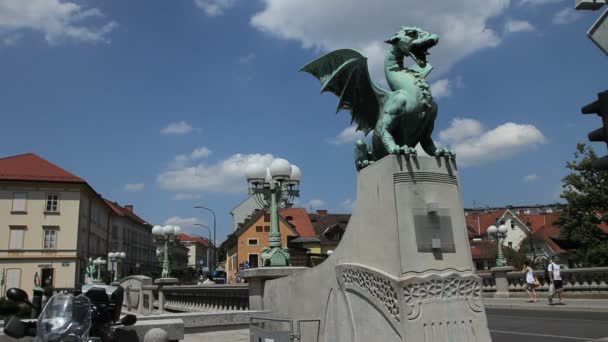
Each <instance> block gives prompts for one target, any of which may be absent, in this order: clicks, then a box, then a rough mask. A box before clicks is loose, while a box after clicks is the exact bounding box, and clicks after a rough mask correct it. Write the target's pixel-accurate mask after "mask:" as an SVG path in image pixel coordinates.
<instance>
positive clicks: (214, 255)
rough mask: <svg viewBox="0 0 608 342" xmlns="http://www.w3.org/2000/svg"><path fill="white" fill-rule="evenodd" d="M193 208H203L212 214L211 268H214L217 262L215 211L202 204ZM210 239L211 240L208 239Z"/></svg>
mask: <svg viewBox="0 0 608 342" xmlns="http://www.w3.org/2000/svg"><path fill="white" fill-rule="evenodd" d="M194 209H203V210H207V211H208V212H210V213H211V214H212V215H213V259H214V262H213V264H214V265H213V269H214V270H215V265H216V264H217V247H216V246H217V245H216V241H215V239H216V236H215V211H213V210H211V209H209V208H207V207H205V206H202V205H197V206H196V207H194ZM210 241H211V240H210ZM207 263H209V260H207ZM211 266H212V265H209V267H211Z"/></svg>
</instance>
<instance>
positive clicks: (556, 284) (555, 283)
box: [547, 255, 566, 305]
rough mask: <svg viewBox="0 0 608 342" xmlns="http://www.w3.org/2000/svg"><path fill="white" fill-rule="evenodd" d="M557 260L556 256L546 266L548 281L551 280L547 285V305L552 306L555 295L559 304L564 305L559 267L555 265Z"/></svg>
mask: <svg viewBox="0 0 608 342" xmlns="http://www.w3.org/2000/svg"><path fill="white" fill-rule="evenodd" d="M557 260H558V257H557V255H556V256H554V257H553V258H552V259H551V263H550V264H549V266H547V271H548V272H549V279H550V280H551V282H550V284H549V305H553V297H555V294H557V297H558V298H559V303H560V304H562V305H565V304H566V303H564V282H563V281H562V274H561V266H560V265H558V264H557Z"/></svg>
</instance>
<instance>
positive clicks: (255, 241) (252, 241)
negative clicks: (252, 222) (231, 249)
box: [247, 239, 258, 246]
mask: <svg viewBox="0 0 608 342" xmlns="http://www.w3.org/2000/svg"><path fill="white" fill-rule="evenodd" d="M257 245H258V239H247V246H257Z"/></svg>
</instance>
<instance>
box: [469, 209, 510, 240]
mask: <svg viewBox="0 0 608 342" xmlns="http://www.w3.org/2000/svg"><path fill="white" fill-rule="evenodd" d="M503 213H504V210H495V211H491V212H485V213H469V214H467V215H465V220H466V223H467V226H469V227H471V228H472V229H467V233H468V234H469V235H470V236H471V235H477V234H473V233H472V232H473V231H475V232H477V233H478V235H481V236H485V235H488V227H490V226H493V225H496V219H497V218H500V217H501V216H502V214H503Z"/></svg>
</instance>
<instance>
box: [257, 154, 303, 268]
mask: <svg viewBox="0 0 608 342" xmlns="http://www.w3.org/2000/svg"><path fill="white" fill-rule="evenodd" d="M245 176H246V177H247V182H248V183H249V194H251V195H253V196H254V198H255V199H256V201H257V202H258V204H259V205H260V207H262V208H264V209H266V210H269V211H270V234H269V237H270V243H269V246H268V247H264V248H262V265H263V266H289V249H288V248H287V247H285V248H283V247H282V246H281V232H280V231H279V213H278V210H279V208H289V207H291V206H292V201H293V199H294V198H296V197H299V196H300V191H299V186H300V178H301V177H302V172H301V171H300V169H299V168H298V167H297V166H295V165H291V164H290V163H289V162H288V161H287V160H285V159H275V160H273V162H272V163H271V164H270V167H269V168H266V167H264V166H263V165H261V164H258V163H253V164H250V165H248V166H247V169H246V172H245Z"/></svg>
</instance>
